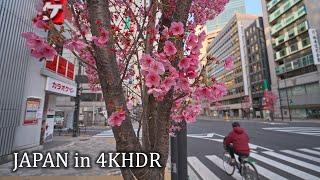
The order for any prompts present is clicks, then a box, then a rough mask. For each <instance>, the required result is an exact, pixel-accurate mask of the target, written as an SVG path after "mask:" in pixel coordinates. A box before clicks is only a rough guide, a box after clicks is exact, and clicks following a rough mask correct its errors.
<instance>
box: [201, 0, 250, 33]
mask: <svg viewBox="0 0 320 180" xmlns="http://www.w3.org/2000/svg"><path fill="white" fill-rule="evenodd" d="M245 12H246V8H245V2H244V0H229V3H228V4H227V5H226V6H225V9H224V11H223V12H222V13H221V14H219V15H218V16H217V17H215V18H214V19H213V20H210V21H208V22H207V24H206V28H207V32H208V33H210V32H212V31H219V30H221V29H222V28H223V27H224V26H225V25H226V24H227V23H228V22H229V20H230V19H231V18H232V17H233V16H234V15H235V14H236V13H241V14H244V13H245Z"/></svg>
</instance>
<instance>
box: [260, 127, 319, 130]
mask: <svg viewBox="0 0 320 180" xmlns="http://www.w3.org/2000/svg"><path fill="white" fill-rule="evenodd" d="M262 129H268V130H276V129H318V130H319V129H320V127H270V128H262Z"/></svg>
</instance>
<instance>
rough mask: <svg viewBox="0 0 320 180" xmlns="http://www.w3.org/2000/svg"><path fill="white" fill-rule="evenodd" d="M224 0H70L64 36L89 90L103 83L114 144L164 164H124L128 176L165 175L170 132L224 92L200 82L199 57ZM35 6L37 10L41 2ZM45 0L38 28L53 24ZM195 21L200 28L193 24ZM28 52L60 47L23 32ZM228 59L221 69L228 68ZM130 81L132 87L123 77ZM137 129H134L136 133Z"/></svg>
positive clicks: (49, 53) (50, 52) (47, 53)
mask: <svg viewBox="0 0 320 180" xmlns="http://www.w3.org/2000/svg"><path fill="white" fill-rule="evenodd" d="M227 2H228V0H148V1H147V0H69V1H68V8H69V9H70V12H71V14H72V19H71V20H70V23H71V24H72V25H73V26H74V27H75V30H65V29H64V28H63V25H62V26H61V29H60V31H59V32H61V33H66V32H65V31H68V33H70V36H71V38H70V39H63V41H64V47H65V48H67V49H69V50H70V51H71V52H72V53H73V54H74V55H75V56H76V57H77V58H78V59H79V61H81V62H82V63H83V64H85V68H86V74H87V76H88V78H89V81H90V85H91V88H92V89H93V90H96V89H97V88H101V91H102V93H103V96H104V100H105V105H106V109H107V112H108V114H109V119H108V123H109V125H111V126H112V130H113V133H114V137H115V140H116V149H117V151H121V152H128V151H131V152H158V153H160V155H161V159H160V162H161V165H162V168H154V169H151V168H133V169H125V168H122V169H121V171H122V174H123V176H124V178H125V179H134V178H136V179H146V180H149V179H151V178H152V179H163V177H164V170H165V167H166V162H167V159H168V151H169V135H170V134H174V133H175V132H176V131H179V130H180V129H181V127H180V126H179V124H180V123H181V122H187V123H191V122H194V121H195V120H196V117H197V115H198V114H199V113H200V111H201V103H202V102H204V101H205V102H206V103H209V104H211V103H214V102H218V101H219V99H220V98H221V97H222V96H224V95H225V94H226V91H227V89H226V87H225V85H224V84H223V83H220V82H217V81H216V80H215V79H214V78H212V81H210V82H208V81H204V79H207V78H204V76H205V73H204V72H205V67H203V66H201V64H200V60H199V55H200V49H201V48H202V43H203V41H204V40H205V36H206V34H205V32H204V31H203V29H202V26H203V25H204V24H205V22H206V21H207V20H210V19H213V18H214V17H216V16H217V15H218V14H219V13H220V12H221V11H222V10H223V9H224V6H225V4H226V3H227ZM39 7H40V8H39ZM41 7H43V2H42V1H41V2H39V5H38V6H37V10H38V13H37V15H36V17H35V18H34V19H33V23H34V25H35V27H37V28H40V29H43V30H45V31H47V30H50V29H52V28H57V27H56V26H54V25H53V22H52V21H51V20H44V18H43V16H48V13H50V12H48V11H43V9H42V8H41ZM198 27H200V28H199V29H200V32H199V31H196V28H198ZM22 36H23V37H24V38H25V39H26V40H27V47H28V48H29V49H30V50H31V54H32V55H33V56H34V57H36V58H40V59H41V60H44V59H45V60H50V59H52V57H53V56H55V55H56V54H57V53H56V52H55V50H54V48H53V46H54V44H55V41H56V40H55V39H50V40H48V41H46V40H45V38H44V37H39V36H38V35H36V34H34V33H31V32H25V33H23V34H22ZM232 64H233V60H232V58H231V59H230V58H228V59H227V60H226V62H225V69H226V70H231V69H232ZM130 80H133V84H132V85H130V86H129V85H128V81H130ZM124 88H127V89H129V90H130V91H133V92H136V94H138V95H139V98H140V101H141V102H142V115H141V117H140V118H139V130H138V131H140V130H141V131H142V137H141V138H142V139H141V141H140V139H139V136H137V135H136V134H135V132H134V129H133V125H132V121H131V117H130V116H129V114H130V110H131V109H132V100H133V99H134V98H135V97H133V96H126V95H125V93H123V92H124ZM138 134H139V133H138Z"/></svg>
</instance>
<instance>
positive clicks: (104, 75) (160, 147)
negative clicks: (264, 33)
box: [87, 0, 191, 180]
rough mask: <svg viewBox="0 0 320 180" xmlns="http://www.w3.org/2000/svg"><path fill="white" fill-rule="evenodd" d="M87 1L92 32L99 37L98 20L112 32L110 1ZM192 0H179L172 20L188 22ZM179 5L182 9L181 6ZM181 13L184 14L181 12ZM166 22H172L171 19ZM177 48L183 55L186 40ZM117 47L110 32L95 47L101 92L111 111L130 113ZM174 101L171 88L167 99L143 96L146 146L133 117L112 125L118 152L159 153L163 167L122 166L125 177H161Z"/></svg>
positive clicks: (166, 157) (147, 178) (167, 146)
mask: <svg viewBox="0 0 320 180" xmlns="http://www.w3.org/2000/svg"><path fill="white" fill-rule="evenodd" d="M87 2H88V10H89V21H90V24H91V32H92V35H95V36H99V31H98V28H99V27H98V25H97V24H96V21H97V20H101V22H102V26H103V27H104V28H105V29H106V30H107V31H110V29H111V28H110V25H111V24H110V22H111V20H110V19H111V15H110V10H109V9H108V7H109V1H108V0H90V1H87ZM190 5H191V0H181V1H178V2H177V9H178V10H177V11H176V12H175V14H174V16H173V17H174V18H173V20H175V21H181V22H183V23H184V24H186V21H187V17H188V12H189V8H190ZM179 8H180V9H179ZM180 13H184V15H181V14H180ZM166 24H169V23H168V22H167V23H166ZM178 46H179V47H177V49H178V50H180V53H181V54H179V56H182V55H183V42H182V40H181V42H178ZM110 49H114V37H113V35H112V33H109V41H108V43H107V47H106V48H101V47H97V46H94V57H95V60H96V65H97V71H98V76H99V80H100V84H101V89H102V93H103V96H104V99H105V104H106V108H107V111H108V114H111V113H112V112H114V111H116V109H118V108H123V109H124V110H126V112H127V114H128V110H127V107H126V100H125V96H124V93H123V87H122V84H121V73H120V71H119V68H118V65H117V61H116V55H115V53H114V52H112V51H110ZM172 103H173V92H172V91H170V92H169V93H168V94H167V95H166V97H165V99H164V101H162V102H157V101H156V100H155V99H154V98H153V97H152V96H148V95H146V96H144V99H143V105H144V106H145V107H144V108H146V109H145V110H146V111H145V113H144V115H143V122H142V123H143V124H142V125H143V147H141V144H140V142H139V140H138V139H137V137H136V135H135V132H134V129H133V126H132V123H131V119H130V117H129V116H126V120H125V121H123V123H122V125H121V126H120V127H113V128H112V130H113V133H114V137H115V140H116V149H117V151H120V152H121V151H122V152H129V151H131V152H141V151H143V152H158V153H160V155H161V159H160V162H161V165H162V168H132V169H121V171H122V175H123V178H124V179H125V180H131V179H135V178H136V179H139V180H150V179H153V180H162V179H164V170H165V167H166V163H167V160H168V151H169V128H170V112H171V107H172Z"/></svg>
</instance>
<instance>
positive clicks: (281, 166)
mask: <svg viewBox="0 0 320 180" xmlns="http://www.w3.org/2000/svg"><path fill="white" fill-rule="evenodd" d="M250 156H251V157H253V158H255V159H257V160H259V161H262V162H264V163H266V164H269V165H271V166H273V167H275V168H278V169H280V170H283V171H285V172H288V173H290V174H292V175H295V176H297V177H300V178H302V179H305V180H310V179H312V180H320V178H318V177H316V176H314V175H311V174H308V173H306V172H303V171H300V170H298V169H295V168H293V167H290V166H287V165H285V164H282V163H279V162H277V161H274V160H271V159H268V158H266V157H264V156H261V155H258V154H255V153H251V154H250Z"/></svg>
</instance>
